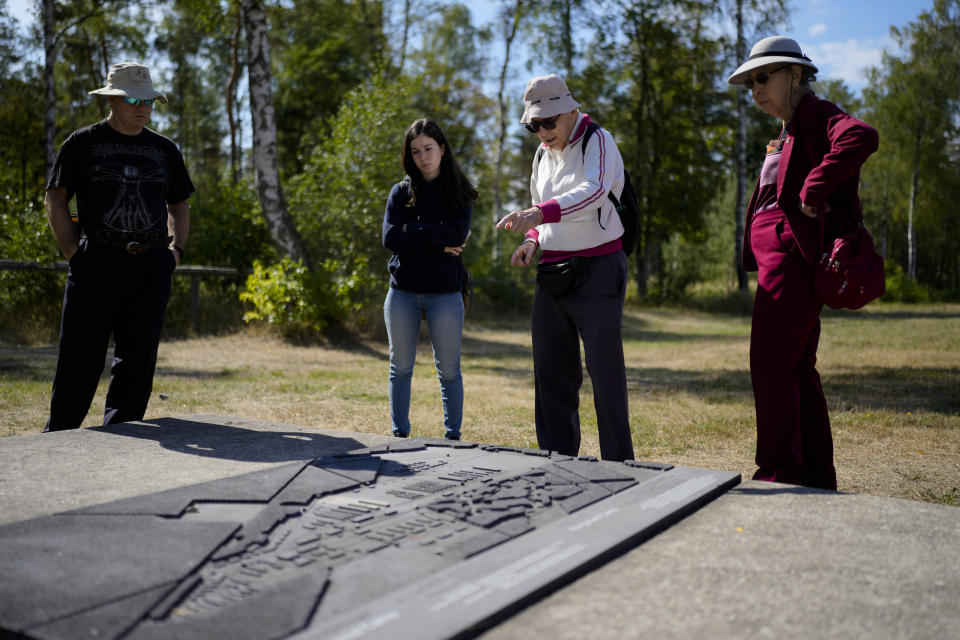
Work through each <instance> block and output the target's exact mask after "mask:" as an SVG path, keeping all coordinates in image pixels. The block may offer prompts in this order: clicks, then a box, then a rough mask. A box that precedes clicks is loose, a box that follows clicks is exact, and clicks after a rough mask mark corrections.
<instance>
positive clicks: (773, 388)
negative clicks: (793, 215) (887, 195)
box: [750, 210, 837, 489]
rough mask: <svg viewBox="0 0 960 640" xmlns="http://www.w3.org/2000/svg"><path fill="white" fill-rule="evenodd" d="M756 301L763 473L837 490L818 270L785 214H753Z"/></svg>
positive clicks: (753, 350)
mask: <svg viewBox="0 0 960 640" xmlns="http://www.w3.org/2000/svg"><path fill="white" fill-rule="evenodd" d="M750 234H751V242H750V245H751V247H752V249H753V253H754V255H755V256H756V258H757V264H758V266H759V272H758V274H757V296H756V300H755V302H754V305H753V326H752V330H751V333H750V378H751V380H752V381H753V394H754V401H755V403H756V409H757V458H756V462H757V467H758V469H757V472H756V473H755V474H754V476H753V477H754V479H755V480H769V481H774V482H784V483H787V484H798V485H804V486H809V487H817V488H821V489H836V488H837V475H836V471H835V469H834V466H833V438H832V436H831V434H830V418H829V416H828V415H827V401H826V399H825V398H824V395H823V387H822V386H821V384H820V374H819V373H817V370H816V366H815V365H816V363H817V345H818V344H819V341H820V309H821V308H822V305H821V304H820V303H819V302H818V301H817V299H816V297H815V296H814V292H813V269H812V268H811V267H810V265H808V264H807V263H806V261H805V260H804V259H803V257H802V256H801V255H800V250H799V249H798V248H797V243H796V241H795V239H794V237H793V233H792V232H791V231H790V225H789V224H788V223H787V220H786V216H785V215H784V214H783V212H781V211H779V210H773V211H765V212H762V213H759V214H757V215H755V216H754V219H753V222H752V224H751V228H750Z"/></svg>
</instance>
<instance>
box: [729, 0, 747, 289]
mask: <svg viewBox="0 0 960 640" xmlns="http://www.w3.org/2000/svg"><path fill="white" fill-rule="evenodd" d="M746 57H747V45H746V42H745V41H744V38H743V0H737V60H738V61H739V60H746ZM736 96H737V148H736V165H737V197H736V203H735V204H734V212H733V216H734V218H733V219H734V221H735V224H734V231H733V246H734V251H733V265H734V269H736V272H737V288H738V289H739V290H740V291H743V292H746V291H747V288H748V285H747V272H746V271H744V269H743V229H744V225H745V224H746V215H747V201H746V200H747V96H746V93H744V92H742V91H740V90H739V89H738V90H737V93H736Z"/></svg>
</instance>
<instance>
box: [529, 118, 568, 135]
mask: <svg viewBox="0 0 960 640" xmlns="http://www.w3.org/2000/svg"><path fill="white" fill-rule="evenodd" d="M561 115H563V114H560V115H556V116H553V117H552V118H544V119H543V120H531V121H530V122H527V123H525V124H524V125H523V126H525V127H526V128H527V131H529V132H530V133H536V132H537V131H540V127H543V128H544V129H546V130H547V131H553V130H554V129H556V128H557V118H559V117H560V116H561Z"/></svg>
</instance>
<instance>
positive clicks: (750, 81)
mask: <svg viewBox="0 0 960 640" xmlns="http://www.w3.org/2000/svg"><path fill="white" fill-rule="evenodd" d="M789 66H790V65H789V64H785V65H783V66H782V67H777V68H776V69H774V70H773V71H771V72H770V73H767V72H766V71H761V72H760V73H758V74H757V75H755V76H754V77H752V78H747V79H746V80H744V82H743V86H744V87H746V88H747V91H749V90H751V89H753V85H754V83H756V84H767V80H769V79H770V76H772V75H773V74H775V73H776V72H777V71H783V70H784V69H786V68H787V67H789Z"/></svg>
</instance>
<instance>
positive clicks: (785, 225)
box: [729, 36, 878, 489]
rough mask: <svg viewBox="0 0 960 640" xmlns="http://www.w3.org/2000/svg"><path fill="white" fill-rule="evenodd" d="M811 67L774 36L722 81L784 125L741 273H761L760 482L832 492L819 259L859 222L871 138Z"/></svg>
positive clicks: (753, 339) (757, 352)
mask: <svg viewBox="0 0 960 640" xmlns="http://www.w3.org/2000/svg"><path fill="white" fill-rule="evenodd" d="M816 72H817V67H816V66H814V64H813V62H811V61H810V59H809V58H808V57H807V56H805V55H803V53H802V52H801V50H800V45H798V44H797V43H796V41H794V40H792V39H790V38H786V37H782V36H772V37H769V38H764V39H763V40H761V41H760V42H758V43H757V44H755V45H754V47H753V49H751V50H750V58H749V59H748V60H747V61H746V62H744V63H743V64H742V65H740V67H739V68H738V69H737V70H736V72H734V74H733V75H732V76H730V78H729V82H730V84H733V85H743V86H745V87H746V88H747V89H748V90H750V91H751V92H752V95H753V101H754V102H755V103H756V104H757V106H758V107H760V108H761V109H762V110H763V111H764V112H766V113H768V114H770V115H772V116H774V117H776V118H778V119H779V120H780V121H781V122H782V128H781V131H780V134H779V136H777V137H776V139H774V140H771V141H770V142H769V143H768V144H767V149H766V157H765V159H764V163H763V169H762V170H761V172H760V178H759V180H758V181H757V186H756V188H755V189H754V192H753V197H752V198H751V200H750V204H749V206H748V208H747V219H746V226H745V232H744V242H743V266H744V268H745V269H746V270H748V271H753V270H756V271H757V272H758V273H757V295H756V299H755V301H754V306H753V327H752V330H751V334H750V377H751V379H752V381H753V394H754V400H755V403H756V410H757V457H756V462H757V466H758V467H759V468H758V469H757V472H756V473H755V474H754V476H753V477H754V479H755V480H769V481H774V482H785V483H788V484H798V485H804V486H809V487H818V488H822V489H836V488H837V476H836V471H835V470H834V466H833V438H832V436H831V434H830V419H829V417H828V415H827V402H826V399H825V398H824V396H823V388H822V386H821V384H820V374H818V373H817V370H816V367H815V365H816V361H817V344H818V342H819V340H820V309H821V308H822V306H823V305H822V303H821V302H819V301H818V300H817V299H816V296H815V295H814V289H813V269H814V266H815V265H816V264H817V261H818V259H819V256H820V252H821V250H822V249H823V248H824V247H826V246H828V245H829V243H831V242H832V240H833V238H835V237H837V236H838V235H840V234H841V233H843V232H845V231H847V230H849V229H850V228H851V227H854V226H856V225H857V224H858V223H859V222H860V220H861V219H862V212H861V209H860V200H859V198H858V197H857V185H858V182H859V179H860V167H861V166H862V165H863V163H864V162H865V161H866V159H867V157H868V156H869V155H870V154H871V153H873V152H874V151H876V150H877V144H878V138H877V132H876V131H875V130H874V129H873V128H872V127H870V126H869V125H867V124H865V123H863V122H861V121H859V120H857V119H856V118H854V117H852V116H850V115H848V114H846V113H844V112H843V111H841V110H840V109H839V108H838V107H837V106H836V105H834V104H833V103H831V102H827V101H826V100H820V99H819V98H817V97H816V96H815V95H814V93H813V91H812V90H811V88H810V82H812V81H813V80H815V79H816V78H815V76H814V74H815V73H816Z"/></svg>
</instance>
